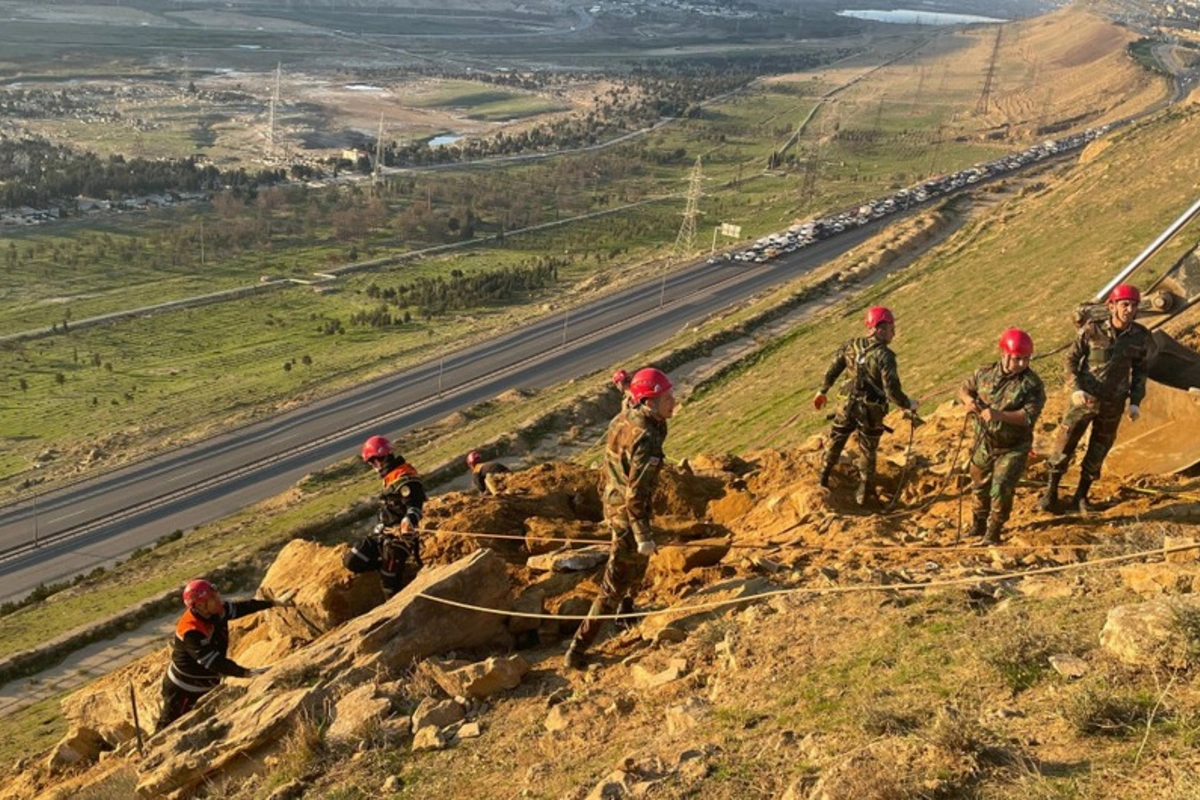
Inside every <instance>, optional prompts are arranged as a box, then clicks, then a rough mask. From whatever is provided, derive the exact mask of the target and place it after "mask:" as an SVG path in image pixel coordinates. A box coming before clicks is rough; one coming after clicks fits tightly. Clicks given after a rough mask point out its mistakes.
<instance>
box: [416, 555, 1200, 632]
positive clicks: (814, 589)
mask: <svg viewBox="0 0 1200 800" xmlns="http://www.w3.org/2000/svg"><path fill="white" fill-rule="evenodd" d="M1197 548H1200V543H1197V544H1181V545H1175V546H1172V547H1156V548H1155V549H1153V550H1142V551H1139V552H1136V553H1125V554H1122V555H1117V556H1109V557H1107V558H1098V559H1096V560H1095V561H1081V562H1077V563H1074V564H1058V565H1055V566H1053V567H1040V568H1038V569H1027V570H1018V571H1016V572H1001V573H996V574H993V575H975V576H972V577H969V578H949V579H946V580H941V581H929V582H927V583H891V584H856V585H853V586H797V587H793V588H790V589H774V590H771V591H769V592H759V593H758V594H752V595H746V596H745V597H736V598H727V599H724V600H712V601H709V602H707V603H689V604H687V605H683V606H675V607H672V608H660V609H653V610H649V611H630V612H628V613H621V614H617V613H614V614H536V613H534V612H531V611H513V610H510V609H503V608H489V607H488V606H480V605H475V604H474V603H463V602H461V601H458V600H451V599H449V598H447V597H436V596H434V595H431V594H427V593H425V592H418V593H417V596H418V597H422V598H424V599H426V600H432V601H433V602H435V603H440V604H442V605H446V606H450V607H452V608H460V609H463V610H465V611H477V612H479V613H481V614H493V615H496V616H501V617H519V618H521V619H540V620H579V621H583V620H586V619H602V620H615V619H631V618H646V617H659V616H665V615H668V614H671V615H678V614H691V613H695V612H697V611H710V610H712V609H717V608H724V607H726V606H735V605H742V604H745V603H748V602H752V601H758V600H767V599H770V598H772V597H784V596H787V595H795V594H812V595H828V594H865V593H868V592H900V591H925V590H927V589H945V588H950V587H954V586H969V585H973V584H978V583H982V582H984V581H1007V580H1016V579H1019V578H1030V577H1034V576H1037V575H1052V574H1055V573H1059V572H1067V571H1069V570H1078V569H1083V568H1085V567H1100V566H1106V565H1109V564H1118V563H1121V562H1123V561H1133V560H1135V559H1139V558H1146V557H1148V556H1153V555H1160V554H1161V555H1164V556H1165V555H1169V554H1170V553H1179V552H1184V551H1187V550H1195V549H1197Z"/></svg>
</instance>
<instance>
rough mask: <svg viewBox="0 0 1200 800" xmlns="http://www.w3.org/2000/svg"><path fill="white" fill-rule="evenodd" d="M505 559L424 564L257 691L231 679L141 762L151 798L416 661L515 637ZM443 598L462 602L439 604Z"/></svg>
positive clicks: (239, 758) (260, 750)
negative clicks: (507, 622) (509, 634)
mask: <svg viewBox="0 0 1200 800" xmlns="http://www.w3.org/2000/svg"><path fill="white" fill-rule="evenodd" d="M508 594H509V583H508V576H507V574H506V571H505V565H504V561H503V560H502V559H501V558H500V557H499V556H497V555H496V554H495V553H493V552H491V551H487V550H484V551H479V552H476V553H472V554H471V555H469V556H466V557H465V558H462V559H460V560H459V561H456V562H454V563H452V564H447V565H445V566H441V567H437V568H432V569H431V568H427V569H425V570H423V571H422V572H421V573H420V574H419V575H418V576H417V578H416V580H414V581H413V582H412V583H411V584H409V585H408V586H407V587H406V588H405V589H404V591H402V592H400V593H399V594H397V595H396V596H395V597H393V598H392V599H391V600H389V601H388V602H386V603H384V604H383V605H381V606H378V607H376V608H374V609H372V610H371V611H369V612H368V613H366V614H364V615H362V616H361V617H358V618H356V619H354V620H351V621H350V622H348V623H346V624H344V625H343V626H342V627H340V628H338V629H337V630H334V631H331V632H330V633H329V634H327V635H325V636H323V637H321V638H320V639H318V640H317V641H315V642H313V643H312V644H310V645H308V646H306V647H304V648H302V649H301V650H299V651H297V652H295V653H293V654H291V655H290V656H288V657H286V658H284V659H283V660H282V661H281V662H279V663H278V664H277V665H276V666H275V667H274V668H273V669H271V671H270V672H268V673H266V674H265V675H262V676H259V677H257V678H254V679H252V680H251V682H250V684H249V686H248V687H245V686H237V685H236V683H240V682H233V683H234V684H235V685H225V686H222V687H221V688H219V689H217V690H215V691H213V692H211V693H210V694H209V695H207V696H206V697H205V698H204V700H202V701H201V703H200V705H199V707H198V708H197V710H196V713H193V714H189V715H187V716H185V717H183V718H182V719H180V720H179V721H178V722H176V723H175V724H174V725H172V726H171V727H170V728H168V729H167V730H166V731H164V732H163V733H162V734H160V735H158V736H156V737H154V738H153V739H152V740H151V741H150V742H149V747H148V750H147V753H146V756H145V758H144V759H143V760H142V761H141V763H140V764H139V765H138V775H139V782H138V789H137V791H138V794H139V796H141V797H164V796H174V795H179V794H182V793H185V792H187V791H188V790H190V789H191V788H192V787H195V786H197V785H199V784H201V783H203V782H204V781H205V780H206V779H207V778H208V777H209V776H210V775H213V774H215V773H218V772H221V771H222V770H224V769H226V767H229V766H231V765H233V764H235V763H237V764H239V765H241V768H242V769H247V768H250V767H247V766H246V765H247V764H251V765H252V764H257V763H260V762H259V760H258V759H257V758H256V756H259V755H265V754H266V753H267V752H270V750H272V749H274V748H278V747H279V741H280V739H281V737H282V735H283V734H284V733H285V732H286V731H288V730H290V729H293V728H295V727H296V726H297V725H299V724H300V723H301V720H302V719H303V718H304V717H305V716H306V715H316V714H320V713H322V709H323V708H324V707H325V706H326V704H327V703H331V702H333V701H334V699H335V698H341V697H342V696H343V695H344V694H345V693H346V692H347V691H349V690H352V689H354V688H357V687H359V686H361V685H363V684H365V683H368V682H370V681H372V680H375V679H376V678H377V676H378V675H380V674H399V673H400V672H401V671H402V670H404V669H405V668H407V667H408V665H409V664H411V663H412V662H413V661H414V660H419V659H422V658H426V657H428V656H430V655H433V654H435V653H439V652H444V651H447V650H455V649H466V648H471V647H480V646H484V645H488V644H493V643H496V642H497V640H498V639H502V638H505V637H506V634H505V633H504V617H503V616H501V615H499V614H492V613H486V612H482V611H479V610H475V609H477V608H494V609H502V610H507V608H508ZM435 598H440V599H442V600H445V601H449V602H451V603H459V604H463V606H469V607H460V606H455V605H448V604H446V603H442V602H438V600H437V599H435Z"/></svg>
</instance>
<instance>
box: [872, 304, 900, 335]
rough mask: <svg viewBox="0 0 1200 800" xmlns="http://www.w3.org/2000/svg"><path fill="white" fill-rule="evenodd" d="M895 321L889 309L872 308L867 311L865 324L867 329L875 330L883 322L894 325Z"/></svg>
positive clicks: (881, 307)
mask: <svg viewBox="0 0 1200 800" xmlns="http://www.w3.org/2000/svg"><path fill="white" fill-rule="evenodd" d="M895 321H896V318H895V317H893V316H892V312H891V310H890V309H887V308H884V307H883V306H872V307H871V308H868V309H867V319H866V322H867V327H868V328H870V329H871V330H875V329H876V328H878V327H879V326H880V325H882V324H883V323H885V322H890V323H894V322H895Z"/></svg>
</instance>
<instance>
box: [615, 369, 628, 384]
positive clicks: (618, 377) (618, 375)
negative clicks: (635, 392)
mask: <svg viewBox="0 0 1200 800" xmlns="http://www.w3.org/2000/svg"><path fill="white" fill-rule="evenodd" d="M612 381H613V383H614V384H616V385H617V386H620V387H622V388H623V387H624V386H625V384H627V383H629V373H628V372H626V371H625V370H623V369H619V370H617V371H616V372H614V373H613V378H612Z"/></svg>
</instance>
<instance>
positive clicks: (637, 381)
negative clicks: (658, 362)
mask: <svg viewBox="0 0 1200 800" xmlns="http://www.w3.org/2000/svg"><path fill="white" fill-rule="evenodd" d="M669 391H671V379H670V378H668V377H667V374H666V373H665V372H663V371H662V370H657V369H655V368H654V367H646V368H645V369H639V370H638V371H637V372H635V373H633V378H632V379H631V380H630V381H629V394H630V396H631V397H632V398H633V402H635V403H640V402H642V401H643V400H645V399H647V398H650V397H658V396H659V395H663V394H666V393H667V392H669Z"/></svg>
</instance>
